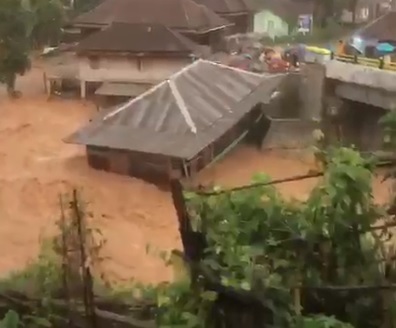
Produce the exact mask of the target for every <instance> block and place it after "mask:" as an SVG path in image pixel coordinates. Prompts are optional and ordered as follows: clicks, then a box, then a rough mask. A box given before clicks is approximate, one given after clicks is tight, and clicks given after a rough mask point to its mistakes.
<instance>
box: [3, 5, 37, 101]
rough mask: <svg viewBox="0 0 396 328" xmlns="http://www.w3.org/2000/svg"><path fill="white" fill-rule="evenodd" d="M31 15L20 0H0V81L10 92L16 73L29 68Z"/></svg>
mask: <svg viewBox="0 0 396 328" xmlns="http://www.w3.org/2000/svg"><path fill="white" fill-rule="evenodd" d="M32 22H33V17H32V15H31V12H30V10H29V8H27V7H26V5H25V3H24V2H23V1H21V0H2V1H0V82H3V83H5V84H6V85H7V87H8V91H9V92H10V93H12V92H13V91H14V87H15V79H16V75H17V74H24V73H25V72H26V70H27V69H29V66H30V61H29V51H30V34H31V29H32Z"/></svg>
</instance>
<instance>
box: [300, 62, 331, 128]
mask: <svg viewBox="0 0 396 328" xmlns="http://www.w3.org/2000/svg"><path fill="white" fill-rule="evenodd" d="M301 79H302V83H301V85H300V95H301V99H302V102H303V104H302V110H301V118H302V119H304V120H318V121H320V120H321V119H322V112H323V99H324V96H325V80H326V67H325V66H324V65H322V64H319V63H309V64H306V65H304V66H303V67H301Z"/></svg>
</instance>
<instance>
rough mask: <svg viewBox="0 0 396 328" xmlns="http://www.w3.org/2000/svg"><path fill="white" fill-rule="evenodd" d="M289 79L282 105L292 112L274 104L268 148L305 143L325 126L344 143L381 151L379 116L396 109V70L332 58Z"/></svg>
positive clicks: (309, 66) (304, 144)
mask: <svg viewBox="0 0 396 328" xmlns="http://www.w3.org/2000/svg"><path fill="white" fill-rule="evenodd" d="M287 82H288V84H289V86H288V87H287V88H285V90H283V94H284V95H285V96H284V98H285V99H286V100H287V101H286V103H284V104H282V105H281V106H280V107H281V108H283V110H285V109H287V110H288V112H287V113H286V115H279V113H281V110H280V109H279V108H275V113H274V114H272V113H269V116H271V117H272V118H273V120H272V122H273V124H272V130H270V133H269V134H268V138H267V139H266V141H265V142H264V145H263V147H264V148H271V147H273V148H277V147H287V148H289V147H290V148H295V147H296V148H298V145H296V144H299V145H300V146H301V147H304V146H306V145H307V144H309V143H310V142H312V138H311V136H312V134H311V133H312V129H313V128H315V127H321V128H327V131H326V132H328V135H333V137H334V139H336V138H340V137H341V139H342V140H343V141H344V143H345V144H354V145H356V146H358V147H359V148H361V149H362V150H366V151H377V150H381V148H382V143H383V136H382V130H381V127H380V125H379V123H378V121H379V119H380V118H381V116H383V115H384V114H385V113H386V111H388V110H391V109H393V108H395V110H396V107H395V106H396V71H392V70H384V69H379V68H374V67H367V66H364V65H359V64H353V63H344V62H340V61H337V60H331V61H328V62H325V63H324V64H319V63H312V64H307V65H304V66H303V67H302V68H301V71H300V74H298V75H297V74H294V75H289V79H287ZM285 87H286V86H285ZM292 94H293V95H292ZM334 113H335V114H334ZM318 122H321V123H318ZM334 123H335V124H334ZM335 126H337V128H335ZM340 131H341V134H342V135H341V136H340V135H339V134H340ZM271 136H272V137H271Z"/></svg>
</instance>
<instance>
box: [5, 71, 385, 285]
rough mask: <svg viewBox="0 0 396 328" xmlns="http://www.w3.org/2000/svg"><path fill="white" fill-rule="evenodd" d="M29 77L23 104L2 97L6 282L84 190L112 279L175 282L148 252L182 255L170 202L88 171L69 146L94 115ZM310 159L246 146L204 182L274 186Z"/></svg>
mask: <svg viewBox="0 0 396 328" xmlns="http://www.w3.org/2000/svg"><path fill="white" fill-rule="evenodd" d="M30 74H31V75H30V76H28V77H26V78H25V79H24V80H23V81H22V82H21V83H22V84H23V85H25V86H26V88H28V89H29V88H30V89H29V90H30V91H27V92H25V93H24V97H22V98H21V99H18V100H13V101H11V100H8V99H7V98H6V97H4V96H3V95H0V111H1V120H0V172H1V175H0V274H6V273H8V272H10V271H12V270H16V269H21V268H23V267H24V266H25V265H26V264H27V263H28V262H29V261H31V260H33V259H34V258H35V257H36V256H37V253H38V251H39V245H40V237H41V236H48V235H50V234H51V233H53V231H54V222H55V221H56V220H57V219H58V217H59V207H58V195H59V193H62V192H67V191H70V190H71V189H72V188H73V187H77V188H81V189H82V191H83V196H84V199H85V200H86V201H88V202H89V209H90V210H91V211H92V212H93V214H94V218H95V219H94V220H95V224H96V225H97V226H98V227H99V228H100V229H101V230H102V232H103V234H104V236H105V238H106V240H107V243H106V245H105V247H104V249H103V253H104V254H103V255H104V256H105V258H106V259H105V262H104V266H105V270H106V273H107V275H108V276H109V277H111V278H112V279H116V280H119V281H126V280H129V279H131V278H134V279H136V280H139V281H142V282H151V283H157V282H160V281H163V280H168V279H170V278H171V272H170V270H169V269H167V268H165V266H164V264H163V263H162V261H161V260H160V259H158V257H157V256H155V255H150V254H147V253H146V245H148V244H150V245H151V246H152V247H154V248H157V249H161V250H170V249H173V248H177V247H180V240H179V236H178V230H177V220H176V216H175V212H174V209H173V206H172V203H171V199H170V195H169V194H168V193H166V192H164V191H160V190H159V189H157V188H156V187H155V186H153V185H150V184H147V183H145V182H143V181H140V180H137V179H133V178H128V177H123V176H119V175H115V174H111V173H106V172H100V171H95V170H93V169H90V168H88V166H87V164H86V160H85V157H84V149H82V148H81V147H77V146H73V145H66V144H64V143H63V142H62V138H64V137H65V136H67V135H69V134H70V133H72V132H73V131H74V130H75V129H76V128H78V127H79V126H81V125H83V124H85V123H86V122H87V121H88V119H89V118H90V117H92V116H93V115H94V114H95V109H94V108H93V106H92V105H90V104H89V103H83V102H81V101H78V100H64V99H53V100H50V101H48V100H47V99H46V97H44V96H43V95H42V92H41V91H40V92H35V91H34V90H33V91H32V88H33V89H34V88H37V89H38V90H40V87H39V86H38V84H37V83H40V82H37V81H40V78H41V74H40V73H39V72H37V71H35V70H33V72H31V73H30ZM34 74H36V75H37V76H36V80H34V79H33V77H34ZM34 81H36V82H34ZM38 94H41V95H38ZM305 157H306V156H303V154H285V153H280V152H267V153H262V152H258V151H257V150H254V149H250V148H247V147H243V146H242V147H239V148H238V149H236V150H235V151H234V152H233V153H231V154H230V155H229V156H227V157H226V158H225V159H224V160H223V161H221V162H219V163H217V164H215V165H214V166H213V167H211V168H209V169H207V170H205V171H204V172H202V174H201V175H200V177H199V180H200V181H202V182H203V183H216V184H223V185H225V186H236V185H241V184H246V183H248V182H249V180H250V178H251V176H252V175H253V174H254V173H256V172H260V171H261V172H266V173H268V174H270V175H271V176H272V177H274V178H280V177H287V176H291V175H295V174H301V173H305V172H307V171H308V170H309V168H310V164H309V161H308V160H305V161H304V160H303V159H304V158H305ZM314 184H315V180H314V179H311V180H305V181H300V182H293V183H287V184H283V185H281V186H280V187H279V188H280V190H281V191H282V192H283V193H285V194H286V195H289V196H293V197H298V198H301V197H306V196H307V194H308V193H309V191H310V189H311V188H312V187H313V186H314ZM375 190H376V196H377V198H378V200H379V201H385V200H386V199H387V194H388V189H387V187H386V186H384V185H381V184H380V183H379V180H376V181H375Z"/></svg>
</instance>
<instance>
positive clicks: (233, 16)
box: [195, 0, 257, 34]
mask: <svg viewBox="0 0 396 328" xmlns="http://www.w3.org/2000/svg"><path fill="white" fill-rule="evenodd" d="M195 2H196V3H199V4H201V5H204V6H206V7H208V8H209V9H211V10H212V11H214V12H215V13H216V14H218V15H219V16H221V17H222V18H224V19H226V20H227V21H229V22H231V23H233V25H232V26H230V27H229V28H228V29H227V32H228V34H236V33H248V32H252V31H253V16H254V13H255V11H256V7H257V6H256V4H255V2H254V0H195Z"/></svg>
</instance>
